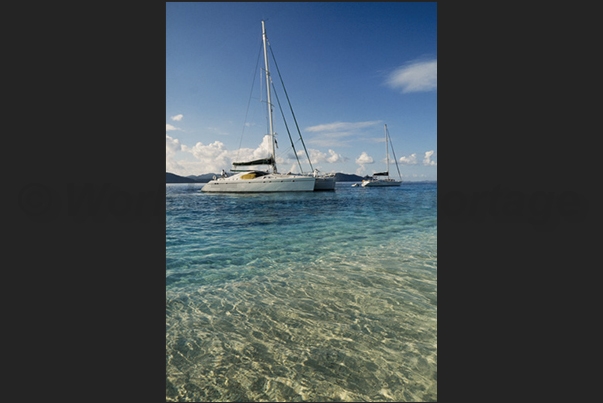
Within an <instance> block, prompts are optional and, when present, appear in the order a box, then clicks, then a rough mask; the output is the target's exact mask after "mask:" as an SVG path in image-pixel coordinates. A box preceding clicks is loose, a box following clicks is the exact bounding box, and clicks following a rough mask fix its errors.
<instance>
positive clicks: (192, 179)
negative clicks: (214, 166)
mask: <svg viewBox="0 0 603 403" xmlns="http://www.w3.org/2000/svg"><path fill="white" fill-rule="evenodd" d="M214 176H219V174H214V173H211V174H203V175H188V176H180V175H176V174H173V173H170V172H166V173H165V183H207V182H209V181H210V180H212V178H213V177H214ZM366 178H368V176H364V177H362V176H358V175H351V174H344V173H341V172H337V173H336V174H335V181H336V182H362V180H363V179H366Z"/></svg>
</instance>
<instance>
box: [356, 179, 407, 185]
mask: <svg viewBox="0 0 603 403" xmlns="http://www.w3.org/2000/svg"><path fill="white" fill-rule="evenodd" d="M401 183H402V181H397V180H394V179H371V180H364V181H362V186H363V187H379V186H381V187H383V186H400V184H401Z"/></svg>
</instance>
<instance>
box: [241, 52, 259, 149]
mask: <svg viewBox="0 0 603 403" xmlns="http://www.w3.org/2000/svg"><path fill="white" fill-rule="evenodd" d="M261 54H262V43H261V42H260V50H259V51H258V58H257V60H256V62H255V69H254V70H253V81H252V82H251V91H250V92H249V99H248V100H247V110H246V111H245V122H244V123H243V130H242V131H241V138H240V139H239V148H238V149H237V154H236V158H235V160H238V159H239V150H241V144H243V134H244V133H245V127H246V126H245V125H246V124H247V114H248V113H249V105H250V104H251V96H252V95H253V87H254V85H255V77H256V76H257V74H256V73H257V71H258V65H259V63H260V55H261Z"/></svg>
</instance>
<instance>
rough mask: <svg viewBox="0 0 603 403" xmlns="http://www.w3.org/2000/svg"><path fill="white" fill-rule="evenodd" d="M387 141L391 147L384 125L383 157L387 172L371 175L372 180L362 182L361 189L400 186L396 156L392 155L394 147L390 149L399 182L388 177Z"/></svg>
mask: <svg viewBox="0 0 603 403" xmlns="http://www.w3.org/2000/svg"><path fill="white" fill-rule="evenodd" d="M388 140H389V143H390V145H391V139H389V134H388V132H387V125H385V155H386V159H387V171H385V172H378V173H375V174H373V178H371V179H365V180H363V181H362V186H363V187H377V186H400V184H401V183H402V175H401V174H400V168H399V167H398V161H397V160H396V154H395V153H394V146H391V147H392V154H393V155H394V161H395V162H396V168H397V169H398V175H399V176H400V180H399V181H398V180H395V179H391V178H390V177H389V146H388ZM375 176H387V178H375Z"/></svg>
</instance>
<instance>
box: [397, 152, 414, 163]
mask: <svg viewBox="0 0 603 403" xmlns="http://www.w3.org/2000/svg"><path fill="white" fill-rule="evenodd" d="M400 163H401V164H404V165H415V164H416V163H417V154H416V153H414V154H410V155H409V156H408V157H400Z"/></svg>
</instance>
